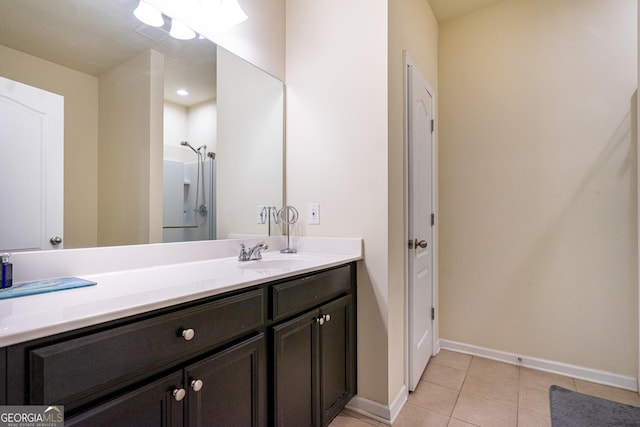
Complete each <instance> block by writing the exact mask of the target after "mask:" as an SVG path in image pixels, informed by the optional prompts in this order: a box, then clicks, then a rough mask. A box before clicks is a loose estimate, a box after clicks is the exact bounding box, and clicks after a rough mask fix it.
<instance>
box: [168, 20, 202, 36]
mask: <svg viewBox="0 0 640 427" xmlns="http://www.w3.org/2000/svg"><path fill="white" fill-rule="evenodd" d="M169 35H170V36H171V37H173V38H174V39H179V40H191V39H193V38H195V37H196V33H195V31H193V30H192V29H191V28H189V27H187V26H186V25H184V24H183V23H181V22H180V21H176V20H175V19H172V20H171V31H169Z"/></svg>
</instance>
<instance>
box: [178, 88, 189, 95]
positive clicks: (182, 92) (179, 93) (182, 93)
mask: <svg viewBox="0 0 640 427" xmlns="http://www.w3.org/2000/svg"><path fill="white" fill-rule="evenodd" d="M176 93H177V94H178V95H180V96H187V95H189V92H187V91H186V90H184V89H178V90H177V91H176Z"/></svg>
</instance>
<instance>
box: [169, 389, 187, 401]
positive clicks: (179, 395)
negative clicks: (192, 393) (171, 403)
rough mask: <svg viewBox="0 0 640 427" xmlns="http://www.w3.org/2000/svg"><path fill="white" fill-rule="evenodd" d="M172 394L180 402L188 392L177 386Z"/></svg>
mask: <svg viewBox="0 0 640 427" xmlns="http://www.w3.org/2000/svg"><path fill="white" fill-rule="evenodd" d="M172 394H173V398H174V399H175V400H176V402H180V401H181V400H182V399H184V397H185V396H186V395H187V392H186V391H185V389H183V388H176V389H174V390H173V393H172Z"/></svg>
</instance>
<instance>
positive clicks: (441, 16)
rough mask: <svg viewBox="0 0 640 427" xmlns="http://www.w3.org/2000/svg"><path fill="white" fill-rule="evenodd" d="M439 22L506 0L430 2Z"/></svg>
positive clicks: (444, 0) (438, 0) (439, 0)
mask: <svg viewBox="0 0 640 427" xmlns="http://www.w3.org/2000/svg"><path fill="white" fill-rule="evenodd" d="M428 1H429V4H430V5H431V10H432V11H433V14H434V15H435V17H436V20H437V21H438V22H445V21H448V20H450V19H453V18H457V17H458V16H462V15H466V14H467V13H471V12H475V11H476V10H479V9H482V8H485V7H487V6H491V5H492V4H495V3H500V2H501V1H505V0H428Z"/></svg>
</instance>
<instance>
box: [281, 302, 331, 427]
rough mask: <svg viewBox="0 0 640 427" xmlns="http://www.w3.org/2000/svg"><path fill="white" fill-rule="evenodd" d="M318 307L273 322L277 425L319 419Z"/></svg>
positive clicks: (296, 426)
mask: <svg viewBox="0 0 640 427" xmlns="http://www.w3.org/2000/svg"><path fill="white" fill-rule="evenodd" d="M318 315H319V311H318V310H313V311H311V312H308V313H305V314H303V315H302V316H299V317H296V318H294V319H292V320H290V321H288V322H284V323H282V324H280V325H277V326H274V327H273V329H272V332H273V346H274V355H273V356H274V374H273V381H274V393H275V396H274V418H275V420H274V425H275V426H277V427H311V426H318V425H319V423H320V408H319V404H318V403H319V391H320V390H319V388H320V385H319V383H318V378H319V366H320V364H319V361H318V360H317V359H318V344H319V343H318V338H319V334H318V323H317V320H318Z"/></svg>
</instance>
